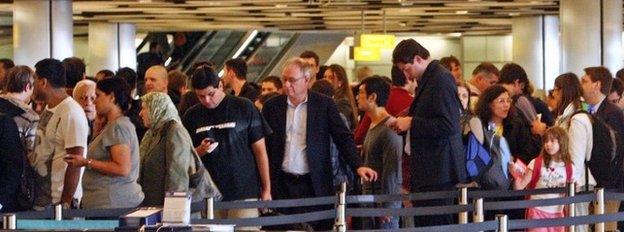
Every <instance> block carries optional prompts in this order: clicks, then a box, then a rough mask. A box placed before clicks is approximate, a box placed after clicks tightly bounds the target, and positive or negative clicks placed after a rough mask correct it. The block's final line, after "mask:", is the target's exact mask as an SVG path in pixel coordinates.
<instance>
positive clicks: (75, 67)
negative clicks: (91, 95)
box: [63, 57, 86, 88]
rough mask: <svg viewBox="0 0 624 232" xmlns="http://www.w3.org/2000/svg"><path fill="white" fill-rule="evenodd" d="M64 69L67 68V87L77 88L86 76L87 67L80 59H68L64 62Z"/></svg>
mask: <svg viewBox="0 0 624 232" xmlns="http://www.w3.org/2000/svg"><path fill="white" fill-rule="evenodd" d="M63 67H65V78H66V79H67V84H66V86H65V87H67V88H74V87H76V83H78V82H79V81H80V80H82V79H83V77H84V74H85V69H86V65H85V63H84V61H83V60H82V59H80V58H78V57H68V58H65V59H64V60H63Z"/></svg>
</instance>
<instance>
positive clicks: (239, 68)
mask: <svg viewBox="0 0 624 232" xmlns="http://www.w3.org/2000/svg"><path fill="white" fill-rule="evenodd" d="M225 66H226V67H227V68H228V69H231V70H232V71H234V74H236V78H238V79H239V80H247V62H245V60H243V59H242V58H236V59H229V60H228V61H226V62H225Z"/></svg>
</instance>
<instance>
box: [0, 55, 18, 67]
mask: <svg viewBox="0 0 624 232" xmlns="http://www.w3.org/2000/svg"><path fill="white" fill-rule="evenodd" d="M0 64H2V67H3V68H4V69H5V70H9V69H10V68H13V67H15V63H13V60H11V59H8V58H1V59H0Z"/></svg>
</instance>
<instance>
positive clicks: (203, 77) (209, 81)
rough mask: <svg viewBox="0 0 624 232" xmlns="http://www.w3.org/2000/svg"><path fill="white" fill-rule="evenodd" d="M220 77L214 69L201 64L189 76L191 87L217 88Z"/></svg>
mask: <svg viewBox="0 0 624 232" xmlns="http://www.w3.org/2000/svg"><path fill="white" fill-rule="evenodd" d="M220 81H221V79H219V77H218V76H217V74H215V72H214V70H213V69H212V68H211V67H208V66H201V67H199V68H197V69H195V71H193V75H192V76H191V86H193V89H205V88H208V87H209V86H210V87H213V88H218V87H219V82H220Z"/></svg>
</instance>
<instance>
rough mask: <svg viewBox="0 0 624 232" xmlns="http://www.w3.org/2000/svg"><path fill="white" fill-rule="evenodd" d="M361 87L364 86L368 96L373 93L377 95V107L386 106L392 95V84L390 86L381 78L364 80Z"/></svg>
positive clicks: (373, 77) (372, 77)
mask: <svg viewBox="0 0 624 232" xmlns="http://www.w3.org/2000/svg"><path fill="white" fill-rule="evenodd" d="M361 85H364V90H366V95H367V96H368V95H371V94H373V93H374V94H376V95H377V99H376V100H375V104H377V106H385V105H386V103H387V102H388V96H389V95H390V84H388V82H387V81H386V80H384V79H383V78H382V77H380V76H371V77H367V78H364V80H362V82H360V86H361Z"/></svg>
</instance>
